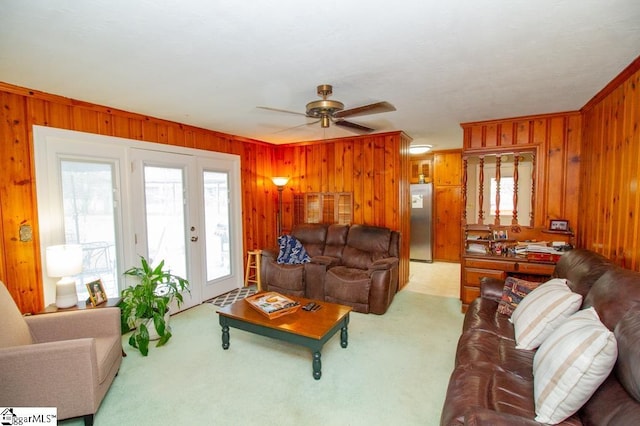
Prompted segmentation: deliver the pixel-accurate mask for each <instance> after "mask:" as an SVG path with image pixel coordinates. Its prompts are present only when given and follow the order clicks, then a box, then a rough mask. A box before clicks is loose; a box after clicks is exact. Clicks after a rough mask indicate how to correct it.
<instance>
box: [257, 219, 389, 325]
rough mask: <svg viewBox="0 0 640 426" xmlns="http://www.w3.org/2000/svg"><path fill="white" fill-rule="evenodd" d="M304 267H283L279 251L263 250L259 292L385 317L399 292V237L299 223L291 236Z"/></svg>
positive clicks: (381, 230)
mask: <svg viewBox="0 0 640 426" xmlns="http://www.w3.org/2000/svg"><path fill="white" fill-rule="evenodd" d="M291 235H293V236H294V237H295V238H296V239H297V240H299V241H300V242H301V243H302V245H303V247H304V249H305V250H306V252H307V254H308V255H309V256H310V261H309V262H308V263H300V264H292V265H290V264H281V263H278V262H277V259H278V254H279V250H278V249H277V248H267V249H263V250H262V262H261V280H262V283H263V288H264V289H266V290H270V291H277V292H280V293H283V294H288V295H293V296H301V297H306V298H309V299H314V300H321V301H327V302H333V303H339V304H342V305H347V306H351V307H353V309H354V310H355V311H357V312H362V313H375V314H384V313H385V312H386V311H387V308H388V307H389V305H390V304H391V301H392V300H393V297H394V295H395V293H396V291H397V290H398V259H399V250H400V234H399V233H398V232H396V231H392V230H390V229H388V228H384V227H378V226H368V225H338V224H331V225H328V224H311V223H305V224H299V225H296V226H295V227H294V229H293V230H292V232H291Z"/></svg>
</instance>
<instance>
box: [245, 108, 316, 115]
mask: <svg viewBox="0 0 640 426" xmlns="http://www.w3.org/2000/svg"><path fill="white" fill-rule="evenodd" d="M256 108H260V109H266V110H267V111H275V112H284V113H286V114H295V115H304V116H305V117H306V116H307V114H304V113H302V112H296V111H289V110H286V109H279V108H271V107H264V106H257V107H256Z"/></svg>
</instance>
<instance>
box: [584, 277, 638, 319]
mask: <svg viewBox="0 0 640 426" xmlns="http://www.w3.org/2000/svg"><path fill="white" fill-rule="evenodd" d="M637 303H640V285H639V283H638V273H637V272H633V271H631V270H628V269H622V268H619V267H613V268H611V269H610V270H609V271H607V272H605V273H604V274H603V275H602V276H601V277H600V278H599V279H598V280H597V281H596V282H595V283H594V284H593V286H592V287H591V291H589V293H588V294H587V296H586V297H585V300H584V303H583V308H588V307H590V306H593V307H594V308H596V311H597V312H598V316H599V317H600V321H602V323H603V324H604V325H606V326H607V328H608V329H609V330H613V329H614V328H615V327H616V324H618V321H620V319H621V318H622V317H623V315H624V314H625V313H627V311H629V310H631V308H632V307H633V306H634V305H636V304H637Z"/></svg>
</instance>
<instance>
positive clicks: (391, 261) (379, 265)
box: [369, 257, 398, 271]
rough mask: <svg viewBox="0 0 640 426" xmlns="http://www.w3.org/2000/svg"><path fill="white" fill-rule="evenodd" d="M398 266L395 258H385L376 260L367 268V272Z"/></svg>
mask: <svg viewBox="0 0 640 426" xmlns="http://www.w3.org/2000/svg"><path fill="white" fill-rule="evenodd" d="M397 264H398V258H397V257H385V258H384V259H378V260H376V261H375V262H373V263H372V264H371V266H369V271H380V270H384V269H391V268H392V267H393V266H394V265H397Z"/></svg>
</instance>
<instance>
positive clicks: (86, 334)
mask: <svg viewBox="0 0 640 426" xmlns="http://www.w3.org/2000/svg"><path fill="white" fill-rule="evenodd" d="M121 362H122V340H121V334H120V310H119V309H118V308H100V309H87V310H78V311H70V312H58V313H51V314H44V315H33V316H26V317H23V316H22V314H21V313H20V311H19V309H18V307H17V306H16V304H15V302H14V301H13V299H12V297H11V294H10V293H9V291H8V290H7V288H6V287H5V285H4V283H2V282H0V384H1V385H0V406H2V407H20V406H23V407H24V406H27V407H57V409H58V420H62V419H68V418H72V417H80V416H82V417H84V422H85V425H91V424H93V417H94V414H95V413H96V412H97V411H98V407H99V406H100V403H101V402H102V399H103V398H104V396H105V394H106V393H107V390H108V389H109V386H111V382H113V379H114V377H115V376H116V374H117V373H118V369H119V368H120V363H121Z"/></svg>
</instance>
